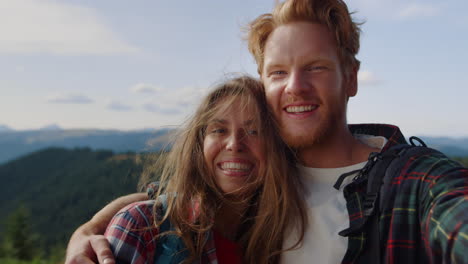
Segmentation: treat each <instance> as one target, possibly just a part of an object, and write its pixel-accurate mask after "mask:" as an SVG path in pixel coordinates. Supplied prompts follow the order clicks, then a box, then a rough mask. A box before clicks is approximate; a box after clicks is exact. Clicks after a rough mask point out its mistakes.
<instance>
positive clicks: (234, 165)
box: [221, 162, 251, 170]
mask: <svg viewBox="0 0 468 264" xmlns="http://www.w3.org/2000/svg"><path fill="white" fill-rule="evenodd" d="M250 167H251V166H250V164H247V163H239V162H224V163H221V169H223V170H249V169H250Z"/></svg>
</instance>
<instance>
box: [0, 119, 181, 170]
mask: <svg viewBox="0 0 468 264" xmlns="http://www.w3.org/2000/svg"><path fill="white" fill-rule="evenodd" d="M171 131H173V130H171V129H159V130H156V129H151V130H150V129H148V130H135V131H119V130H98V129H61V128H60V127H58V126H56V125H51V126H47V127H44V128H42V129H38V130H21V131H16V130H13V129H11V128H9V127H7V126H4V125H0V164H3V163H5V162H7V161H10V160H13V159H17V158H19V157H21V156H24V155H26V154H28V153H31V152H34V151H37V150H40V149H44V148H48V147H62V148H82V147H89V148H91V149H94V150H97V149H106V150H111V151H114V152H116V153H123V152H152V151H158V150H160V149H161V148H163V147H165V146H167V145H168V142H169V136H170V134H171V133H170V132H171Z"/></svg>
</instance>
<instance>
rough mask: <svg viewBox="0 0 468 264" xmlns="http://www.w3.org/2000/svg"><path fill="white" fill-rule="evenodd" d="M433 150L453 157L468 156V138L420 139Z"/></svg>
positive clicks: (423, 137)
mask: <svg viewBox="0 0 468 264" xmlns="http://www.w3.org/2000/svg"><path fill="white" fill-rule="evenodd" d="M420 138H421V139H422V140H424V142H425V143H426V144H427V145H428V146H429V147H431V148H434V149H437V150H439V151H441V152H443V153H444V154H446V155H448V156H451V157H467V156H468V137H465V138H450V137H427V136H421V137H420Z"/></svg>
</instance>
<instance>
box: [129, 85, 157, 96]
mask: <svg viewBox="0 0 468 264" xmlns="http://www.w3.org/2000/svg"><path fill="white" fill-rule="evenodd" d="M130 90H131V91H132V92H134V93H144V94H152V93H157V92H160V91H161V90H162V89H161V88H159V87H156V86H155V85H152V84H147V83H138V84H135V85H134V86H132V87H131V88H130Z"/></svg>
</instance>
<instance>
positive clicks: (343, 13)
mask: <svg viewBox="0 0 468 264" xmlns="http://www.w3.org/2000/svg"><path fill="white" fill-rule="evenodd" d="M351 15H352V14H351V13H349V11H348V8H347V6H346V4H345V3H344V2H343V1H342V0H286V1H285V2H282V3H279V4H277V5H276V7H275V9H274V10H273V12H272V13H267V14H263V15H261V16H259V17H258V18H257V19H255V20H254V21H252V22H251V23H250V24H249V25H248V28H247V41H248V45H249V51H250V53H252V55H253V56H254V58H255V61H256V62H257V71H258V73H259V74H261V73H262V70H263V66H264V65H263V63H264V58H265V57H264V55H265V45H266V42H267V40H268V37H269V36H270V34H271V33H272V32H273V31H274V30H275V29H276V28H277V27H279V26H281V25H285V24H288V23H293V22H310V23H317V24H321V25H324V26H326V27H327V28H328V30H330V32H331V33H332V34H333V36H334V39H335V41H336V44H337V49H338V50H337V52H338V57H339V59H340V62H341V64H342V66H343V69H344V72H348V71H349V70H350V69H351V68H353V67H356V68H357V69H359V65H360V62H359V60H358V59H356V54H357V53H358V52H359V35H360V32H361V30H360V28H359V27H360V25H361V24H360V23H357V22H355V21H353V19H352V17H351Z"/></svg>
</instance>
